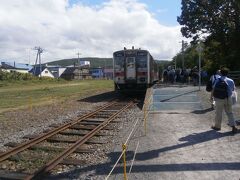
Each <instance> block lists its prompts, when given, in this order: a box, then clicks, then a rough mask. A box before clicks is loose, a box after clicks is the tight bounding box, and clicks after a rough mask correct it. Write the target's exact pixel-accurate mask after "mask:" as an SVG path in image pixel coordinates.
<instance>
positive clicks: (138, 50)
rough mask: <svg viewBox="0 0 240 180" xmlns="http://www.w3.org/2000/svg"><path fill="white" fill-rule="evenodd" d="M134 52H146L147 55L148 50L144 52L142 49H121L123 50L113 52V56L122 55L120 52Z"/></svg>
mask: <svg viewBox="0 0 240 180" xmlns="http://www.w3.org/2000/svg"><path fill="white" fill-rule="evenodd" d="M134 51H135V52H147V53H149V51H148V50H144V49H123V50H119V51H115V52H114V53H113V55H114V54H117V53H122V52H134Z"/></svg>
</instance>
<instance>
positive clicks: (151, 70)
mask: <svg viewBox="0 0 240 180" xmlns="http://www.w3.org/2000/svg"><path fill="white" fill-rule="evenodd" d="M113 69H114V73H113V74H114V75H113V76H114V77H113V78H114V84H115V91H119V92H144V91H145V90H146V89H147V88H148V87H150V86H152V85H153V84H154V83H155V82H157V81H158V79H159V76H158V66H157V63H156V62H155V61H154V59H153V57H152V56H151V54H150V53H149V51H147V50H141V49H134V48H132V49H126V48H124V50H120V51H116V52H114V53H113Z"/></svg>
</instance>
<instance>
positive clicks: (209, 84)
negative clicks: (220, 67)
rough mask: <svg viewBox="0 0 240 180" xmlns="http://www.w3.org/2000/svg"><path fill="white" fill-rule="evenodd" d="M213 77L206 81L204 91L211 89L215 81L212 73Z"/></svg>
mask: <svg viewBox="0 0 240 180" xmlns="http://www.w3.org/2000/svg"><path fill="white" fill-rule="evenodd" d="M213 78H214V81H212V78H211V79H210V80H209V81H208V82H207V85H206V91H207V92H211V91H212V90H213V84H214V82H215V81H216V79H217V78H216V75H213Z"/></svg>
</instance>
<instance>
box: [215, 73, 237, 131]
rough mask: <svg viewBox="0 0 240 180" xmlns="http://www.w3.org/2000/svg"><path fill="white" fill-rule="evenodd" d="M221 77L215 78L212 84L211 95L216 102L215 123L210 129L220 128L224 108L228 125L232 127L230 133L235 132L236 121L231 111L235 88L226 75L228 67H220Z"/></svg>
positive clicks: (217, 129)
mask: <svg viewBox="0 0 240 180" xmlns="http://www.w3.org/2000/svg"><path fill="white" fill-rule="evenodd" d="M221 75H222V76H221V77H220V78H218V79H216V80H215V83H214V85H213V91H212V93H213V97H214V100H215V102H216V116H215V125H214V126H212V129H214V130H216V131H219V130H221V123H222V113H223V109H224V110H225V112H226V114H227V117H228V121H229V126H231V127H232V133H233V134H235V133H237V130H238V129H237V128H236V122H235V120H234V117H233V112H232V98H231V96H232V92H233V91H234V90H235V84H234V81H233V80H232V79H230V78H228V77H227V75H228V69H227V68H222V69H221Z"/></svg>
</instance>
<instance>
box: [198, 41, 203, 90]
mask: <svg viewBox="0 0 240 180" xmlns="http://www.w3.org/2000/svg"><path fill="white" fill-rule="evenodd" d="M196 50H197V52H198V66H199V70H198V78H199V79H198V87H199V91H200V90H201V89H200V87H201V71H202V69H201V55H202V51H203V47H202V44H201V42H199V44H198V46H197V49H196Z"/></svg>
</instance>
